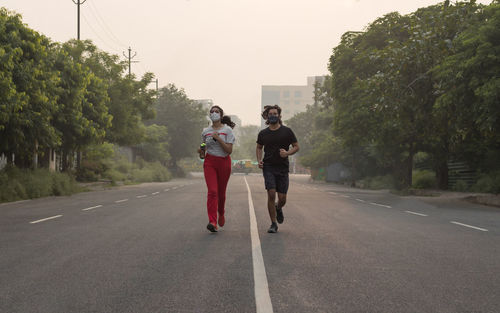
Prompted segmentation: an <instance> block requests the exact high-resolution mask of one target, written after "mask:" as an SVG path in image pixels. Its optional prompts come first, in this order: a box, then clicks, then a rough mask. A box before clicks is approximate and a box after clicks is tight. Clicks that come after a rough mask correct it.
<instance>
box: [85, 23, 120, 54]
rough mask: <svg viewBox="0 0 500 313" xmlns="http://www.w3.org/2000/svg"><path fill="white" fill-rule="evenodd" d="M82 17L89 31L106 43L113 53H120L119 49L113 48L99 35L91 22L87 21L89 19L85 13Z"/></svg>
mask: <svg viewBox="0 0 500 313" xmlns="http://www.w3.org/2000/svg"><path fill="white" fill-rule="evenodd" d="M82 17H83V21H84V22H85V23H86V24H87V26H88V27H89V29H90V31H91V32H92V33H93V34H94V35H95V36H96V37H97V38H98V39H99V40H100V41H101V42H102V43H103V44H104V45H106V46H107V47H108V48H110V50H111V51H113V52H115V53H117V54H118V53H120V52H119V50H120V49H115V47H112V46H110V45H109V44H108V42H107V41H106V40H104V39H103V38H102V37H101V36H99V33H98V32H96V30H95V29H94V27H93V26H92V24H91V23H89V21H88V20H87V18H86V16H85V14H83V15H82Z"/></svg>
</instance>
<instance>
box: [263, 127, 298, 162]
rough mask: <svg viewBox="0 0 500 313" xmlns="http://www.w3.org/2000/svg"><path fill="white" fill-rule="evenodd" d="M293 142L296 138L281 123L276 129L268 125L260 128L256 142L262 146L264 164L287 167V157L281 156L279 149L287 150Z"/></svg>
mask: <svg viewBox="0 0 500 313" xmlns="http://www.w3.org/2000/svg"><path fill="white" fill-rule="evenodd" d="M295 142H297V138H296V137H295V134H294V133H293V131H292V130H291V129H290V128H289V127H286V126H283V125H281V126H280V128H278V129H276V130H270V129H269V127H267V128H265V129H263V130H261V131H260V132H259V135H258V136H257V143H258V144H259V145H262V146H264V159H263V161H264V166H266V167H267V166H273V167H282V168H286V169H288V166H289V165H288V157H286V158H282V157H281V156H280V149H285V150H286V151H288V148H289V147H290V145H291V144H292V143H295Z"/></svg>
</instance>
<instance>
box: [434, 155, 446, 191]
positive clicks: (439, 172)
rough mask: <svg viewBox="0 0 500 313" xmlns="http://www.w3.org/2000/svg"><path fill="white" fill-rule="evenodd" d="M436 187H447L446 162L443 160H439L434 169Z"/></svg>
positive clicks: (443, 188) (444, 188)
mask: <svg viewBox="0 0 500 313" xmlns="http://www.w3.org/2000/svg"><path fill="white" fill-rule="evenodd" d="M436 176H437V182H438V188H439V189H442V190H447V189H448V162H446V160H443V161H441V162H439V164H438V167H437V169H436Z"/></svg>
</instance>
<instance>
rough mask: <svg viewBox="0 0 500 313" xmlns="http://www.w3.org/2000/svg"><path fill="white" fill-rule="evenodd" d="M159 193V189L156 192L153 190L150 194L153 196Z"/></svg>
mask: <svg viewBox="0 0 500 313" xmlns="http://www.w3.org/2000/svg"><path fill="white" fill-rule="evenodd" d="M159 193H160V192H159V191H157V192H153V193H152V195H153V196H154V195H157V194H159Z"/></svg>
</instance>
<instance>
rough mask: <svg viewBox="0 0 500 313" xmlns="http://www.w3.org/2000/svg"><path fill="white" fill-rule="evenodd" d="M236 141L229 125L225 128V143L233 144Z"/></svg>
mask: <svg viewBox="0 0 500 313" xmlns="http://www.w3.org/2000/svg"><path fill="white" fill-rule="evenodd" d="M235 141H236V138H235V137H234V133H233V130H232V129H231V127H228V128H227V136H226V143H230V144H233V143H234V142H235Z"/></svg>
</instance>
